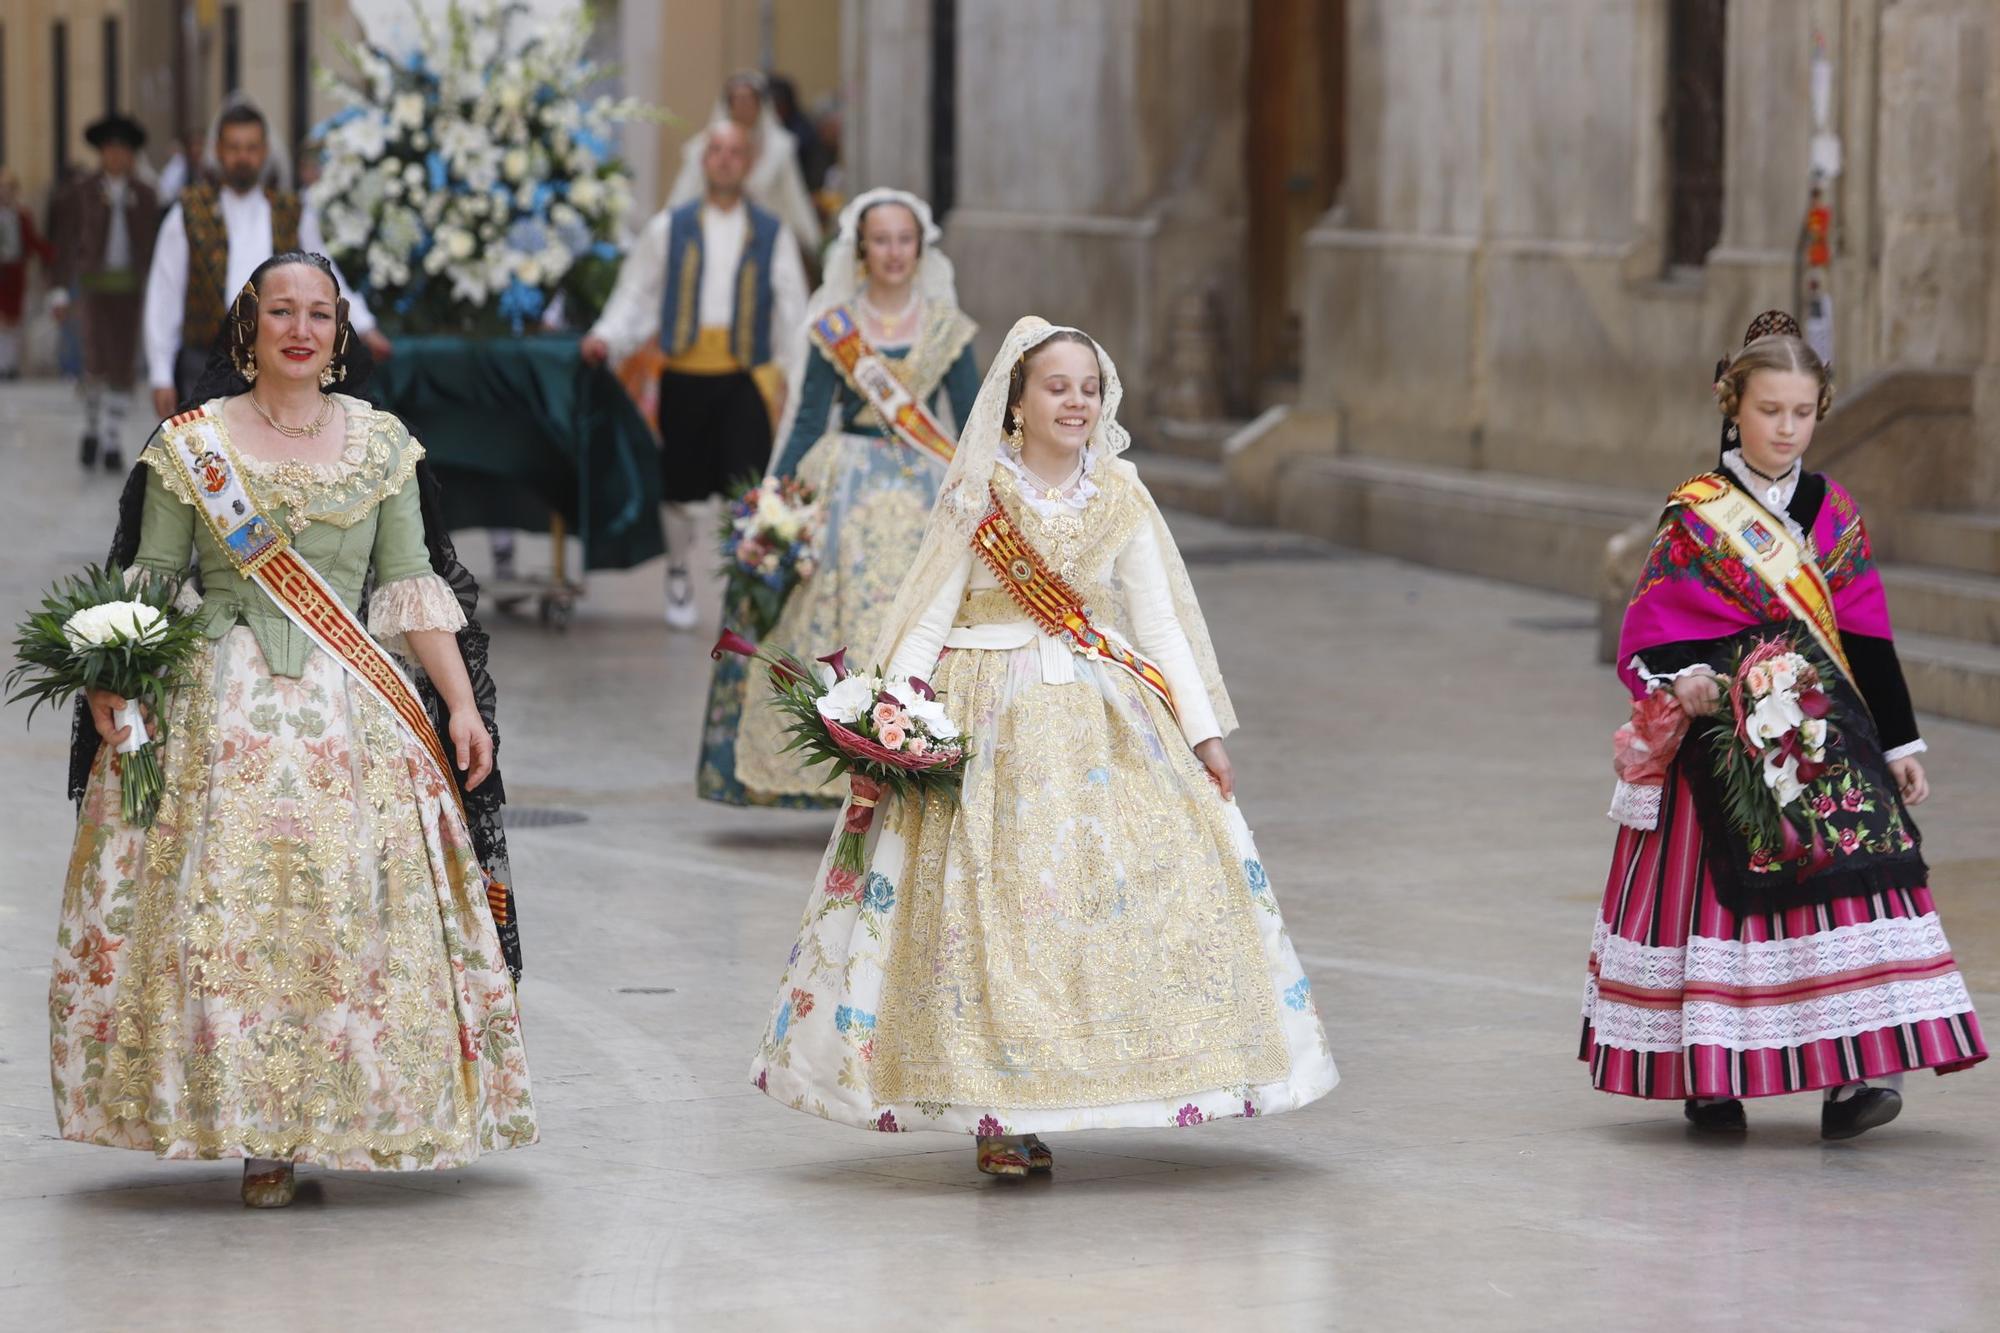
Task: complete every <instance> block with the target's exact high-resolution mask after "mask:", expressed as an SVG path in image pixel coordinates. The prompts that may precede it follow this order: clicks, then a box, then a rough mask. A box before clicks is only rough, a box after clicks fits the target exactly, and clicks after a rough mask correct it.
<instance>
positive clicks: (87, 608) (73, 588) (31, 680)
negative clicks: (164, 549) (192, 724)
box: [7, 565, 202, 827]
mask: <svg viewBox="0 0 2000 1333" xmlns="http://www.w3.org/2000/svg"><path fill="white" fill-rule="evenodd" d="M179 586H180V581H179V580H178V579H161V578H141V579H139V580H137V581H136V582H135V583H134V584H133V586H132V587H131V588H129V589H128V588H127V587H126V586H125V578H124V575H123V574H121V573H120V572H119V571H118V570H116V569H111V568H99V567H97V566H95V565H92V566H90V567H89V568H87V569H86V570H84V572H83V574H82V575H81V576H80V577H71V578H67V579H64V580H63V581H61V582H60V583H58V584H57V585H56V586H55V587H54V588H52V589H50V590H49V592H48V593H47V594H46V595H45V596H44V597H43V598H42V606H41V609H40V610H39V611H36V612H33V613H32V614H30V615H29V616H28V618H27V619H26V620H24V621H22V622H21V624H20V625H19V627H18V628H17V629H16V631H15V639H14V655H15V658H16V662H15V666H14V669H13V670H12V671H10V672H8V673H7V688H8V689H9V690H14V693H13V694H12V695H10V696H9V698H8V700H7V702H9V703H16V702H19V701H20V700H22V699H32V700H34V703H33V704H32V705H30V707H29V709H28V719H29V721H33V720H34V716H35V710H36V709H38V708H40V707H41V706H42V705H43V704H45V703H46V704H56V705H61V704H63V703H66V702H68V701H69V700H70V699H71V698H73V697H75V696H76V695H79V694H83V693H85V692H87V691H90V690H109V691H111V692H112V693H113V694H117V695H121V696H123V698H124V699H125V707H124V708H123V710H121V711H120V713H119V714H118V719H117V720H118V723H119V725H120V726H123V727H127V728H130V735H128V736H127V737H126V738H125V740H124V741H122V742H120V744H119V746H118V754H119V756H120V759H119V764H120V769H121V774H120V782H121V794H122V798H123V799H122V813H123V815H124V818H125V822H126V823H128V824H135V825H139V826H142V827H143V826H145V825H149V824H151V823H152V822H153V816H154V815H155V814H156V813H157V812H158V811H159V808H160V794H161V790H162V787H163V779H162V776H161V773H160V761H159V754H158V750H157V749H156V747H155V744H154V740H153V739H152V738H151V737H149V736H148V734H147V726H146V715H147V713H149V712H150V713H151V714H152V716H153V718H154V719H155V721H156V723H157V725H158V726H159V728H160V733H161V735H162V736H164V735H165V717H166V701H167V692H168V691H169V690H171V689H172V688H173V687H174V686H175V685H177V684H179V682H180V677H181V673H182V672H183V671H184V670H185V668H186V666H187V663H188V661H189V659H191V658H192V657H193V655H194V652H195V650H196V649H197V648H198V647H200V645H201V641H202V635H201V627H200V626H199V625H198V624H197V623H196V621H195V618H194V617H193V616H192V615H185V614H182V613H181V612H179V611H177V610H175V609H174V605H173V601H174V596H175V594H176V593H177V592H178V591H179ZM24 682H25V684H24ZM16 686H20V688H19V689H16V688H15V687H16Z"/></svg>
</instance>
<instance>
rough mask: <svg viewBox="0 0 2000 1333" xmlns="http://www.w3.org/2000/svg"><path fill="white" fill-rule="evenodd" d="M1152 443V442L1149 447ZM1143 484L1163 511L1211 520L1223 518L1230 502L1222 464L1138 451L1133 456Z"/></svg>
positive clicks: (1151, 450)
mask: <svg viewBox="0 0 2000 1333" xmlns="http://www.w3.org/2000/svg"><path fill="white" fill-rule="evenodd" d="M1151 443H1152V441H1151V438H1150V437H1149V438H1148V444H1149V445H1150V444H1151ZM1130 457H1131V459H1132V463H1133V465H1134V466H1135V467H1137V468H1138V469H1139V478H1140V480H1142V481H1144V482H1145V483H1146V489H1147V490H1149V491H1151V492H1152V493H1153V500H1154V502H1155V503H1157V504H1158V505H1159V506H1160V507H1161V508H1162V509H1180V510H1185V511H1187V512H1188V513H1191V514H1201V515H1203V516H1204V517H1207V518H1223V517H1225V516H1226V507H1227V503H1228V500H1229V478H1228V474H1227V473H1225V472H1224V471H1223V469H1222V464H1221V463H1214V462H1206V461H1203V460H1202V459H1199V458H1183V457H1180V456H1178V455H1175V454H1170V453H1161V452H1158V451H1157V450H1155V449H1152V448H1147V449H1134V450H1133V451H1132V453H1131V455H1130Z"/></svg>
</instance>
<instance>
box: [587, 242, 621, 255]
mask: <svg viewBox="0 0 2000 1333" xmlns="http://www.w3.org/2000/svg"><path fill="white" fill-rule="evenodd" d="M590 256H591V258H593V259H616V258H618V247H617V246H615V245H613V244H612V243H611V242H609V241H599V242H598V243H597V244H596V245H593V246H591V247H590Z"/></svg>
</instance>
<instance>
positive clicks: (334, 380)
mask: <svg viewBox="0 0 2000 1333" xmlns="http://www.w3.org/2000/svg"><path fill="white" fill-rule="evenodd" d="M346 378H347V372H346V371H345V370H343V369H341V368H340V367H339V366H336V365H335V364H334V363H333V362H331V361H329V362H327V363H326V365H325V366H323V367H321V369H320V372H319V387H320V388H322V389H331V388H332V387H333V386H334V385H336V384H338V383H340V382H341V381H342V380H343V379H346Z"/></svg>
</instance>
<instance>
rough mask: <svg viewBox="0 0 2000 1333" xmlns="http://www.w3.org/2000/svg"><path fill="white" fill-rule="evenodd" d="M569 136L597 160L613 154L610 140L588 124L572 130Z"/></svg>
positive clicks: (600, 160)
mask: <svg viewBox="0 0 2000 1333" xmlns="http://www.w3.org/2000/svg"><path fill="white" fill-rule="evenodd" d="M569 137H570V139H571V141H572V142H574V143H575V144H576V146H577V147H579V148H581V149H583V150H585V151H586V152H588V153H589V154H590V155H591V156H592V157H594V158H596V159H597V160H598V161H599V162H602V161H604V160H606V159H607V158H610V157H612V156H614V154H613V152H612V148H611V144H610V142H609V141H608V140H606V139H605V137H604V136H603V135H601V134H599V133H597V132H596V131H595V130H592V129H590V128H589V127H588V126H585V127H583V128H581V129H577V130H574V131H572V132H571V133H570V136H569Z"/></svg>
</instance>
